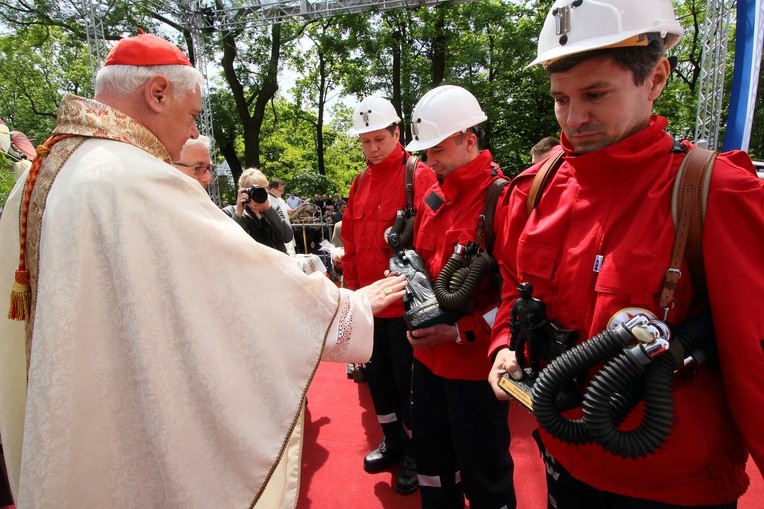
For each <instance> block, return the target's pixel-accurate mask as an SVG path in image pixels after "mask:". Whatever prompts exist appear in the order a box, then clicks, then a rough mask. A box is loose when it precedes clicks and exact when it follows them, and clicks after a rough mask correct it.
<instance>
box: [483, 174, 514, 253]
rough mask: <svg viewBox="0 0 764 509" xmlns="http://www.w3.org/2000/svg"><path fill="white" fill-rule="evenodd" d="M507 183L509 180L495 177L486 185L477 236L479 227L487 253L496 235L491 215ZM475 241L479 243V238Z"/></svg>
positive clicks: (490, 251)
mask: <svg viewBox="0 0 764 509" xmlns="http://www.w3.org/2000/svg"><path fill="white" fill-rule="evenodd" d="M507 184H509V180H507V179H505V178H497V179H496V180H494V181H493V182H491V185H490V186H489V187H488V191H486V194H485V201H484V202H483V214H482V215H481V216H480V219H479V220H478V233H477V234H478V236H479V235H480V229H481V225H482V229H483V232H484V236H485V247H486V251H488V253H489V254H490V253H493V243H494V242H495V240H496V235H495V234H494V231H493V216H494V214H495V213H496V202H498V201H499V196H500V195H501V190H502V189H503V188H504V186H506V185H507ZM477 243H478V244H480V239H479V238H477Z"/></svg>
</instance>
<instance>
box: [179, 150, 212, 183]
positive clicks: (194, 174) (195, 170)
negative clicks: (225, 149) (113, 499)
mask: <svg viewBox="0 0 764 509" xmlns="http://www.w3.org/2000/svg"><path fill="white" fill-rule="evenodd" d="M173 164H174V165H175V167H176V168H177V169H179V170H180V171H182V172H183V173H185V174H186V175H188V176H189V177H191V178H194V179H196V180H197V181H198V182H199V183H200V184H201V185H202V187H203V188H205V189H207V186H209V185H210V182H212V160H211V159H210V151H209V150H207V148H206V147H205V146H204V145H199V144H193V145H186V146H185V147H183V150H182V151H181V152H180V159H179V160H178V161H177V162H175V163H173Z"/></svg>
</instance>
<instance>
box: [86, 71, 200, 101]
mask: <svg viewBox="0 0 764 509" xmlns="http://www.w3.org/2000/svg"><path fill="white" fill-rule="evenodd" d="M157 75H161V76H164V77H165V78H167V80H168V81H169V82H170V84H171V85H172V86H173V88H177V89H178V90H180V91H181V92H193V91H194V90H196V88H197V87H198V88H199V90H201V89H202V86H203V85H204V77H203V76H202V73H200V72H199V71H198V70H196V69H195V68H193V67H191V66H189V65H149V66H136V65H108V66H105V67H101V69H100V70H99V71H98V74H97V75H96V84H95V93H96V95H98V94H99V93H105V92H112V93H117V94H131V93H133V92H134V91H135V90H136V89H137V88H138V87H140V86H142V85H143V84H144V83H146V82H147V81H148V80H150V79H151V78H153V77H154V76H157Z"/></svg>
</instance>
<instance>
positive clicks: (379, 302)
mask: <svg viewBox="0 0 764 509" xmlns="http://www.w3.org/2000/svg"><path fill="white" fill-rule="evenodd" d="M407 284H408V283H407V281H406V277H405V276H394V277H386V278H383V279H380V280H378V281H375V282H373V283H371V284H370V285H367V286H364V287H363V288H359V289H358V290H357V291H358V292H359V293H361V294H363V295H365V296H366V298H367V299H369V302H370V303H371V312H372V313H373V314H374V315H376V314H377V313H379V312H380V311H382V310H383V309H385V308H386V307H387V306H389V305H390V304H392V303H393V302H396V301H398V300H399V299H402V298H403V296H404V295H405V293H406V285H407Z"/></svg>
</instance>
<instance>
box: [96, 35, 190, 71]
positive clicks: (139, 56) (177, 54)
mask: <svg viewBox="0 0 764 509" xmlns="http://www.w3.org/2000/svg"><path fill="white" fill-rule="evenodd" d="M103 65H104V66H107V65H137V66H148V65H191V62H190V61H189V60H188V57H187V56H186V55H185V53H183V52H182V51H181V50H180V49H178V47H177V46H175V45H174V44H172V43H171V42H169V41H166V40H164V39H162V38H161V37H157V36H156V35H152V34H145V33H140V34H138V35H136V36H135V37H125V38H124V39H121V40H120V41H119V42H118V43H117V44H116V45H115V46H114V47H113V48H112V49H111V51H110V52H109V54H108V55H107V56H106V62H104V64H103Z"/></svg>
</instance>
